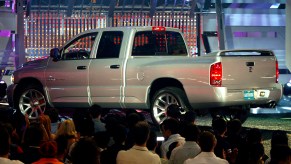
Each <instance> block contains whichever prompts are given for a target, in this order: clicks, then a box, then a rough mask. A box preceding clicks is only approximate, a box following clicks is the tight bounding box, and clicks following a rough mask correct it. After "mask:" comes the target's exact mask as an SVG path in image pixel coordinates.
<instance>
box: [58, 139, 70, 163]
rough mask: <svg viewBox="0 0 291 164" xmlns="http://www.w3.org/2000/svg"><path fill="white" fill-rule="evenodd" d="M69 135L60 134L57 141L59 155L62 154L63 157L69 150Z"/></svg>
mask: <svg viewBox="0 0 291 164" xmlns="http://www.w3.org/2000/svg"><path fill="white" fill-rule="evenodd" d="M68 140H69V139H68V136H64V135H61V136H58V137H57V138H56V139H55V141H56V143H57V147H58V148H57V156H62V158H63V157H64V156H65V154H66V153H67V151H68Z"/></svg>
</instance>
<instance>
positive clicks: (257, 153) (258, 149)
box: [248, 142, 265, 163]
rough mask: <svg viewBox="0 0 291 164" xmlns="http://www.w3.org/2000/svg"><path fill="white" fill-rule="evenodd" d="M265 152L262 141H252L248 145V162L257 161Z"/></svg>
mask: <svg viewBox="0 0 291 164" xmlns="http://www.w3.org/2000/svg"><path fill="white" fill-rule="evenodd" d="M264 154H265V150H264V146H263V144H262V143H259V142H258V143H253V144H250V145H249V159H248V161H249V162H248V163H258V162H259V161H260V160H262V157H263V155H264Z"/></svg>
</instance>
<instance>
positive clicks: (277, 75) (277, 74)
mask: <svg viewBox="0 0 291 164" xmlns="http://www.w3.org/2000/svg"><path fill="white" fill-rule="evenodd" d="M278 81H279V66H278V61H277V60H276V83H278Z"/></svg>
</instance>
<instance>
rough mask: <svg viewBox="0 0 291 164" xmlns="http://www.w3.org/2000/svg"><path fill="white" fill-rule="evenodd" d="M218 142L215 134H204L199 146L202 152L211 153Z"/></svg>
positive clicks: (200, 138) (201, 136)
mask: <svg viewBox="0 0 291 164" xmlns="http://www.w3.org/2000/svg"><path fill="white" fill-rule="evenodd" d="M216 142H217V141H216V138H215V136H214V134H212V133H211V132H209V131H204V132H202V133H201V135H200V137H199V139H198V144H199V146H200V148H201V151H204V152H211V150H212V149H213V148H214V147H215V144H216Z"/></svg>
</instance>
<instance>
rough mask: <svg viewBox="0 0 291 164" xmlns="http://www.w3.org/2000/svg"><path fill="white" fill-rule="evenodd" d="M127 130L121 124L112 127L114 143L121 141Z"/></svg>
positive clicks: (123, 139)
mask: <svg viewBox="0 0 291 164" xmlns="http://www.w3.org/2000/svg"><path fill="white" fill-rule="evenodd" d="M126 136H127V131H126V127H125V126H124V125H122V124H118V125H116V126H114V127H113V129H112V138H113V140H114V142H115V143H123V142H124V141H125V139H126Z"/></svg>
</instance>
